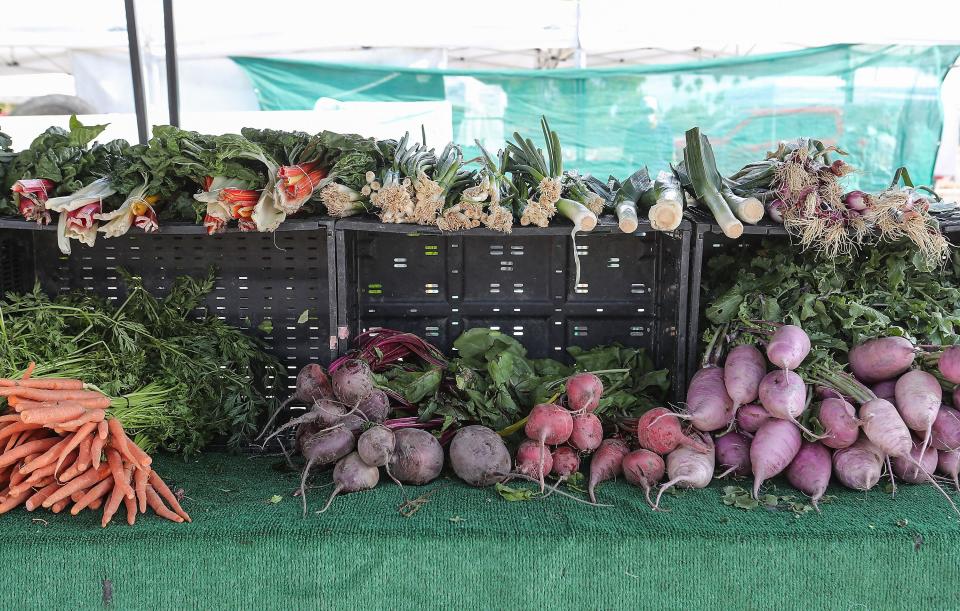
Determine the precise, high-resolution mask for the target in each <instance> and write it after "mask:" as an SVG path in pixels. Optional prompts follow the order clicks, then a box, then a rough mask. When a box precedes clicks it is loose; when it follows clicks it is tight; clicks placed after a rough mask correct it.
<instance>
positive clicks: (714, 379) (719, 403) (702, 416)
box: [687, 367, 733, 432]
mask: <svg viewBox="0 0 960 611" xmlns="http://www.w3.org/2000/svg"><path fill="white" fill-rule="evenodd" d="M723 377H724V373H723V368H722V367H704V368H703V369H701V370H700V371H698V372H697V373H695V374H693V378H692V379H691V380H690V386H689V388H687V414H688V418H689V420H690V423H691V424H693V426H694V428H696V429H697V430H698V431H704V432H709V431H716V430H719V429H722V428H726V427H727V425H729V424H730V420H732V419H733V399H731V398H730V395H729V394H727V388H726V386H724V383H723Z"/></svg>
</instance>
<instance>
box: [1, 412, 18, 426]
mask: <svg viewBox="0 0 960 611" xmlns="http://www.w3.org/2000/svg"><path fill="white" fill-rule="evenodd" d="M4 422H20V416H18V415H16V414H7V415H6V416H0V423H4ZM3 426H6V425H3Z"/></svg>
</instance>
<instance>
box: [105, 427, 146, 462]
mask: <svg viewBox="0 0 960 611" xmlns="http://www.w3.org/2000/svg"><path fill="white" fill-rule="evenodd" d="M107 428H109V429H110V445H111V446H113V447H114V448H115V449H116V450H117V451H118V452H120V455H121V456H123V458H125V459H126V460H127V462H132V463H133V464H135V465H137V464H140V463H138V462H137V459H136V458H134V457H133V454H131V453H130V448H128V447H127V435H126V433H124V432H123V425H121V424H120V421H119V420H117V419H116V418H111V419H110V420H107Z"/></svg>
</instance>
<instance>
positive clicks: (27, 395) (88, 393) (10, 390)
mask: <svg viewBox="0 0 960 611" xmlns="http://www.w3.org/2000/svg"><path fill="white" fill-rule="evenodd" d="M103 396H104V394H103V393H101V392H97V391H95V390H46V389H43V388H22V387H9V386H3V387H0V397H17V398H18V399H29V400H31V401H57V402H60V401H77V400H83V399H100V398H102V397H103Z"/></svg>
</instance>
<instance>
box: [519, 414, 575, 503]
mask: <svg viewBox="0 0 960 611" xmlns="http://www.w3.org/2000/svg"><path fill="white" fill-rule="evenodd" d="M523 430H524V432H525V433H526V434H527V437H528V438H529V439H533V440H535V441H538V442H540V492H543V488H544V484H543V477H544V475H545V474H547V473H549V472H550V469H548V468H546V467H545V466H544V462H545V460H546V455H547V454H548V453H549V452H550V451H549V450H548V449H547V447H546V446H547V445H552V446H555V445H560V444H561V443H566V442H567V440H568V439H570V435H571V434H572V433H573V416H572V415H571V414H570V412H569V411H567V410H565V409H563V408H562V407H560V406H559V405H554V404H553V403H541V404H540V405H537V406H534V408H533V409H532V410H530V415H529V416H528V417H527V424H526V426H525V427H524V429H523Z"/></svg>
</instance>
